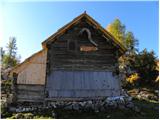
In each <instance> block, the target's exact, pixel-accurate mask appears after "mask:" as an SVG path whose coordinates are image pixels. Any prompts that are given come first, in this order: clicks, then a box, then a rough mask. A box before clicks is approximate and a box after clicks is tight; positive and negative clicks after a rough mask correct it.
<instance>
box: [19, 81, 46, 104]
mask: <svg viewBox="0 0 160 120" xmlns="http://www.w3.org/2000/svg"><path fill="white" fill-rule="evenodd" d="M16 92H17V96H16V99H17V101H18V102H24V101H28V102H43V100H44V85H26V84H23V85H22V84H18V85H17V91H16Z"/></svg>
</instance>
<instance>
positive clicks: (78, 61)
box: [47, 20, 118, 73]
mask: <svg viewBox="0 0 160 120" xmlns="http://www.w3.org/2000/svg"><path fill="white" fill-rule="evenodd" d="M84 27H85V28H88V29H89V30H90V31H91V36H92V39H93V40H94V42H95V43H96V44H98V50H97V51H91V52H84V51H80V46H84V45H86V46H93V44H92V43H91V42H90V41H89V40H88V38H87V36H86V35H79V32H80V31H81V30H82V28H84ZM70 40H73V41H75V42H76V50H75V51H74V52H70V51H68V48H67V46H68V41H70ZM48 56H49V57H48V65H47V70H48V73H50V72H51V71H53V70H56V69H57V70H60V69H62V70H113V69H114V68H113V66H114V65H115V63H117V60H118V58H116V48H115V47H114V46H113V45H112V43H111V41H107V40H106V39H105V38H104V37H103V34H102V33H100V32H99V31H98V30H97V29H96V28H95V26H91V25H90V24H89V23H87V22H86V21H85V20H82V21H81V22H80V23H77V24H76V25H74V26H72V28H70V29H69V30H67V31H66V33H65V34H63V35H60V36H59V37H57V40H56V41H55V42H54V43H51V44H48Z"/></svg>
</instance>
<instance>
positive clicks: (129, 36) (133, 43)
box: [125, 32, 138, 52]
mask: <svg viewBox="0 0 160 120" xmlns="http://www.w3.org/2000/svg"><path fill="white" fill-rule="evenodd" d="M125 46H126V48H127V49H128V51H129V52H135V51H138V49H137V48H136V47H137V46H138V40H137V39H136V38H135V37H134V35H133V33H132V32H127V33H126V34H125Z"/></svg>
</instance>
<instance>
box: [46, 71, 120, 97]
mask: <svg viewBox="0 0 160 120" xmlns="http://www.w3.org/2000/svg"><path fill="white" fill-rule="evenodd" d="M120 89H121V88H120V86H119V81H118V79H117V78H116V77H114V76H113V75H112V72H97V71H95V72H93V71H54V72H52V74H50V76H49V77H48V81H47V91H48V92H49V97H94V96H97V97H98V96H116V95H119V94H120Z"/></svg>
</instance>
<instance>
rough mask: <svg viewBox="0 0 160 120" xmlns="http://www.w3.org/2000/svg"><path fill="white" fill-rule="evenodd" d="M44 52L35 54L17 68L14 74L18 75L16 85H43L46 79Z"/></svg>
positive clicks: (45, 53)
mask: <svg viewBox="0 0 160 120" xmlns="http://www.w3.org/2000/svg"><path fill="white" fill-rule="evenodd" d="M46 56H47V52H46V50H43V51H42V52H40V53H38V54H36V55H35V56H33V57H31V58H30V59H29V60H27V61H26V62H25V63H24V64H22V65H21V66H20V67H18V68H17V69H16V70H15V72H16V73H17V74H18V78H17V84H37V85H44V84H45V77H46Z"/></svg>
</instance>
